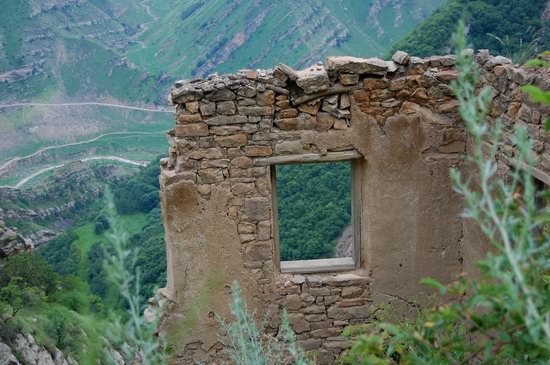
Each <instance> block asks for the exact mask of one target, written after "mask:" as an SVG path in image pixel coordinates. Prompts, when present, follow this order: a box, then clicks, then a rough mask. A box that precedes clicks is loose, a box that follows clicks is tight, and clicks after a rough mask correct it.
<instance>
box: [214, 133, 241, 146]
mask: <svg viewBox="0 0 550 365" xmlns="http://www.w3.org/2000/svg"><path fill="white" fill-rule="evenodd" d="M214 140H215V141H216V143H217V144H219V145H220V146H222V147H239V146H244V145H246V142H247V141H248V137H247V136H246V134H244V133H239V134H233V135H230V136H216V138H215V139H214Z"/></svg>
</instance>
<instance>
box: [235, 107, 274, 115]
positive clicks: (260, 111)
mask: <svg viewBox="0 0 550 365" xmlns="http://www.w3.org/2000/svg"><path fill="white" fill-rule="evenodd" d="M239 114H244V115H258V116H270V115H272V114H273V107H270V106H239Z"/></svg>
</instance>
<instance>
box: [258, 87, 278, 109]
mask: <svg viewBox="0 0 550 365" xmlns="http://www.w3.org/2000/svg"><path fill="white" fill-rule="evenodd" d="M256 100H257V102H258V105H265V106H271V105H273V104H274V103H275V92H274V91H273V90H266V91H264V92H263V93H261V94H258V96H256Z"/></svg>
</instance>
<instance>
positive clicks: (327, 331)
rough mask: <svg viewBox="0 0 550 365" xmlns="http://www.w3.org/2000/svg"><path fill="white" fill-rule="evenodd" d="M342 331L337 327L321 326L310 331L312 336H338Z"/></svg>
mask: <svg viewBox="0 0 550 365" xmlns="http://www.w3.org/2000/svg"><path fill="white" fill-rule="evenodd" d="M341 333H342V331H341V330H340V329H338V328H321V329H317V330H313V331H311V332H310V334H311V336H313V337H322V338H326V337H336V336H339V335H340V334H341Z"/></svg>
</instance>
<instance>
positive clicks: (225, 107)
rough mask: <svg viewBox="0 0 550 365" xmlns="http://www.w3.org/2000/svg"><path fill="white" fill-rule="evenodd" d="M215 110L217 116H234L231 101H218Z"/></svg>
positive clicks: (233, 104) (233, 107) (233, 105)
mask: <svg viewBox="0 0 550 365" xmlns="http://www.w3.org/2000/svg"><path fill="white" fill-rule="evenodd" d="M216 110H217V111H218V114H222V115H234V114H235V103H234V102H232V101H220V102H218V103H216Z"/></svg>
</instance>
